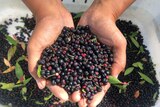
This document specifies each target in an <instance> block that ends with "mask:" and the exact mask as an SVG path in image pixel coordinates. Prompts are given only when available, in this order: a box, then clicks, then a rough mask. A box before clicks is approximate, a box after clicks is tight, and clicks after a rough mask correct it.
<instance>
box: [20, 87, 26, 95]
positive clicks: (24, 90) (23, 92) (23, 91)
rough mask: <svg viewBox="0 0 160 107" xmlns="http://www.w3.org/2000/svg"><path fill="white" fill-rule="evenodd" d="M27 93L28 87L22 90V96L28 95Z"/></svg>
mask: <svg viewBox="0 0 160 107" xmlns="http://www.w3.org/2000/svg"><path fill="white" fill-rule="evenodd" d="M26 93H27V88H26V87H23V88H22V89H21V94H22V95H24V94H26Z"/></svg>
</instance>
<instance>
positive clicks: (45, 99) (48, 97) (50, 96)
mask: <svg viewBox="0 0 160 107" xmlns="http://www.w3.org/2000/svg"><path fill="white" fill-rule="evenodd" d="M52 97H53V94H51V95H49V96H47V97H44V101H48V100H49V99H51V98H52Z"/></svg>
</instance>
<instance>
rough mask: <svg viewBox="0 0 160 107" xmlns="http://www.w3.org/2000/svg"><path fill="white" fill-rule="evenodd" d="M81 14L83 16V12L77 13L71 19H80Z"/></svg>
mask: <svg viewBox="0 0 160 107" xmlns="http://www.w3.org/2000/svg"><path fill="white" fill-rule="evenodd" d="M82 14H83V12H79V13H77V14H76V15H75V16H74V17H73V19H77V18H80V17H81V16H82Z"/></svg>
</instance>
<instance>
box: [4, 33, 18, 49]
mask: <svg viewBox="0 0 160 107" xmlns="http://www.w3.org/2000/svg"><path fill="white" fill-rule="evenodd" d="M6 40H7V41H8V42H9V43H10V44H12V45H15V46H16V45H17V43H18V41H16V40H14V39H13V38H12V37H11V36H8V35H6Z"/></svg>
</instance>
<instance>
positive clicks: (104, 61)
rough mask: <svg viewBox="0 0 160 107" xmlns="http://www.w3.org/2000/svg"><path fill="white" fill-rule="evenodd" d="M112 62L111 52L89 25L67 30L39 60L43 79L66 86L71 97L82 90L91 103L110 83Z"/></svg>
mask: <svg viewBox="0 0 160 107" xmlns="http://www.w3.org/2000/svg"><path fill="white" fill-rule="evenodd" d="M112 63H113V54H112V52H111V50H110V49H109V48H108V47H107V46H106V45H104V44H102V43H101V42H99V41H98V40H97V37H96V35H94V34H93V33H91V31H90V29H89V26H78V27H77V29H73V28H68V27H64V28H63V30H62V33H61V34H60V35H59V37H58V39H57V41H56V42H55V43H54V44H52V45H51V46H50V47H48V48H46V49H45V50H44V51H43V53H42V56H41V58H40V60H39V61H38V65H42V68H41V75H42V77H43V78H45V79H47V80H49V81H51V83H52V85H59V86H61V87H63V88H64V89H65V90H66V91H67V92H68V94H72V93H73V92H75V91H77V90H81V92H82V97H85V98H87V99H88V101H90V100H92V99H93V95H94V94H96V93H98V92H100V91H101V90H102V87H101V86H103V85H106V84H107V83H108V79H107V77H108V75H110V68H111V64H112Z"/></svg>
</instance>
